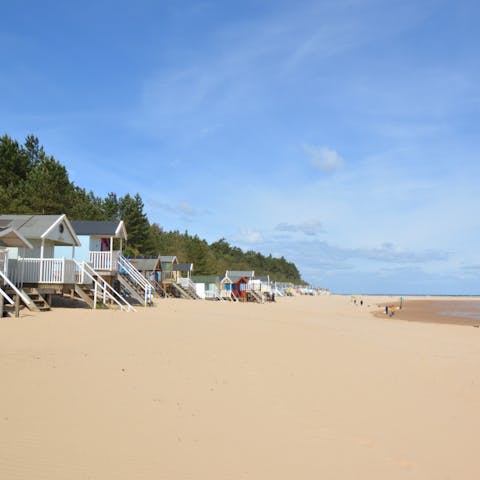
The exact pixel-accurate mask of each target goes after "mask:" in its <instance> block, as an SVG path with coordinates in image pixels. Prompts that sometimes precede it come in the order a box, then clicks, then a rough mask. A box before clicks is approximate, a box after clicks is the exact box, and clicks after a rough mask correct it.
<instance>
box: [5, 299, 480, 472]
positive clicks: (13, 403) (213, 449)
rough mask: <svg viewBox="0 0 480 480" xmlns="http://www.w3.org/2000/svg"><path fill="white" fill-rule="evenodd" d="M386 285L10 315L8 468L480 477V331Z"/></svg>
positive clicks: (7, 328) (7, 322)
mask: <svg viewBox="0 0 480 480" xmlns="http://www.w3.org/2000/svg"><path fill="white" fill-rule="evenodd" d="M381 301H389V300H385V299H382V298H372V297H370V298H368V299H367V301H366V304H365V305H364V306H363V307H360V306H359V305H353V304H352V303H351V301H350V298H349V297H341V296H331V297H296V298H286V299H280V300H279V301H278V302H277V303H276V304H265V305H256V304H228V303H221V304H220V303H209V302H200V301H198V302H193V301H180V300H165V301H160V302H159V304H158V306H157V307H154V308H150V309H146V310H142V311H140V312H138V313H136V314H128V313H123V312H112V311H90V310H80V309H72V310H68V309H57V310H55V311H53V312H49V313H44V314H38V315H37V314H36V315H33V314H25V315H24V316H23V317H22V318H20V319H14V318H9V319H2V320H1V321H0V380H1V390H0V393H1V394H0V478H1V479H5V480H7V479H8V480H16V479H35V480H40V479H49V480H51V479H89V478H90V479H102V480H105V479H115V480H119V479H129V480H130V479H169V480H176V479H209V480H212V479H221V480H226V479H232V480H233V479H275V480H277V479H289V480H290V479H294V478H296V479H298V478H300V479H313V478H328V479H382V480H384V479H422V480H424V479H447V478H451V479H475V478H480V462H478V453H477V450H478V446H477V438H478V432H479V431H480V415H479V414H478V406H479V405H480V374H479V365H480V329H475V328H460V327H457V326H453V325H432V324H422V323H411V322H399V321H395V320H391V319H379V318H375V317H374V316H372V315H371V313H370V312H371V311H373V310H374V309H375V308H376V307H375V304H376V303H379V302H381Z"/></svg>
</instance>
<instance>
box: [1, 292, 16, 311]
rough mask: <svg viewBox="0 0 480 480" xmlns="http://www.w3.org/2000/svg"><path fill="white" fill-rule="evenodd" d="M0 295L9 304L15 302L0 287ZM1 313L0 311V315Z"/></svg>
mask: <svg viewBox="0 0 480 480" xmlns="http://www.w3.org/2000/svg"><path fill="white" fill-rule="evenodd" d="M0 295H1V296H2V297H3V298H4V299H5V300H6V301H7V302H8V303H9V304H10V305H13V304H14V303H15V302H14V301H13V300H12V299H11V298H10V297H9V296H8V295H7V294H6V293H5V292H4V291H3V290H2V289H1V288H0ZM2 314H3V312H2V311H0V316H1V315H2Z"/></svg>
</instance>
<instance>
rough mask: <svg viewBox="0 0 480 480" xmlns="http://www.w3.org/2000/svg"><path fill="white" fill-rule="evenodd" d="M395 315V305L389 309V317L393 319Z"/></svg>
mask: <svg viewBox="0 0 480 480" xmlns="http://www.w3.org/2000/svg"><path fill="white" fill-rule="evenodd" d="M394 315H395V305H392V306H391V307H390V316H391V317H393V316H394Z"/></svg>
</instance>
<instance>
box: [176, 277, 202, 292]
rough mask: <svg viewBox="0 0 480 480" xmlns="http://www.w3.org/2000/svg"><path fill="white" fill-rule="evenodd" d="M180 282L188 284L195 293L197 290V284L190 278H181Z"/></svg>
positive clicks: (183, 284)
mask: <svg viewBox="0 0 480 480" xmlns="http://www.w3.org/2000/svg"><path fill="white" fill-rule="evenodd" d="M178 283H179V284H180V285H181V286H182V287H184V286H187V287H188V288H190V289H192V290H193V291H194V292H195V293H196V292H197V289H196V287H195V284H194V283H193V282H192V280H191V279H190V278H179V279H178Z"/></svg>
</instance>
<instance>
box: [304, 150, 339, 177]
mask: <svg viewBox="0 0 480 480" xmlns="http://www.w3.org/2000/svg"><path fill="white" fill-rule="evenodd" d="M303 148H304V150H305V152H306V153H307V154H308V156H309V157H310V165H312V167H314V168H316V169H318V170H320V171H322V172H324V173H332V172H335V171H336V170H340V169H341V168H342V167H343V166H344V165H345V160H344V159H343V158H342V157H341V156H340V155H339V154H338V153H337V152H336V151H335V150H332V149H331V148H328V147H324V146H318V145H304V147H303Z"/></svg>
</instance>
